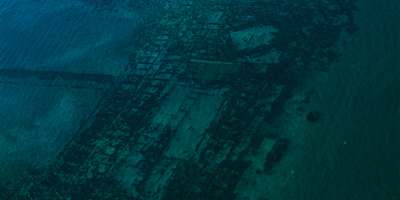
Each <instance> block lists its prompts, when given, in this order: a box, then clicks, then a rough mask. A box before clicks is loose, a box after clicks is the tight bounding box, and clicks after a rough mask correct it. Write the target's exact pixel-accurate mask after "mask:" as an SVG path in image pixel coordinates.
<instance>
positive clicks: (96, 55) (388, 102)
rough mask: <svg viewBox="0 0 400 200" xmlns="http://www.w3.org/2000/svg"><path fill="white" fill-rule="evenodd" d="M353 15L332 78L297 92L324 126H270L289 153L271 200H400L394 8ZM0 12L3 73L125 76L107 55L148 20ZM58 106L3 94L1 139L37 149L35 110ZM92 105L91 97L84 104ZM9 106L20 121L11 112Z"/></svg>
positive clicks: (385, 2)
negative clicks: (12, 136)
mask: <svg viewBox="0 0 400 200" xmlns="http://www.w3.org/2000/svg"><path fill="white" fill-rule="evenodd" d="M356 5H357V7H358V8H359V11H356V12H355V23H356V25H357V26H358V28H359V30H358V31H356V32H355V33H352V34H350V33H343V34H342V35H341V38H340V41H339V43H338V44H336V46H335V49H336V50H337V51H338V52H340V53H341V54H342V55H341V56H340V60H339V62H336V63H334V64H333V65H332V66H331V69H332V70H331V71H329V73H315V74H311V75H310V76H309V78H308V79H307V80H305V81H304V83H302V85H299V88H298V89H297V92H298V93H299V94H300V93H304V91H308V90H310V89H311V88H312V89H313V90H315V95H314V96H313V98H312V99H311V102H310V107H311V109H317V110H320V111H321V112H322V113H323V114H324V115H323V117H322V119H321V120H320V121H318V122H317V123H307V124H304V123H302V122H301V121H300V119H299V121H297V120H296V118H292V117H289V116H288V115H289V114H290V113H286V115H285V114H283V115H282V116H281V117H280V118H279V119H278V122H276V123H277V125H280V130H282V131H283V132H286V133H287V134H286V135H285V136H286V137H287V138H289V139H291V140H292V141H293V147H291V148H290V149H289V151H288V153H287V158H286V159H284V160H282V163H280V165H279V167H280V169H279V170H278V172H277V173H276V174H275V175H274V177H272V179H271V180H272V182H271V183H269V184H268V183H267V184H266V185H267V186H268V187H267V188H268V189H269V191H270V192H269V196H270V198H271V200H288V199H296V200H297V199H298V200H310V199H318V200H330V199H332V200H338V199H340V200H342V199H349V200H350V199H351V200H353V199H360V200H361V199H362V200H365V199H371V200H376V199H382V200H394V199H400V1H399V0H379V1H377V0H364V1H361V0H360V1H358V2H357V3H356ZM0 8H1V10H0V16H1V17H0V69H30V70H42V71H68V72H74V73H101V74H109V75H115V76H117V75H118V74H120V73H121V72H122V71H123V70H124V69H123V67H125V65H126V63H127V62H128V58H127V57H126V55H125V54H124V51H123V50H122V51H121V52H114V51H111V50H110V49H116V48H117V47H121V48H120V49H124V48H129V47H127V46H126V44H120V43H119V42H120V41H126V39H127V37H129V35H130V34H132V33H133V32H135V31H136V30H137V28H138V26H139V25H140V24H143V23H144V22H145V21H146V20H147V17H148V16H142V15H140V14H139V13H138V14H133V15H132V12H126V13H127V14H126V15H121V12H122V13H123V11H119V12H118V14H113V12H105V13H106V16H102V14H99V13H92V12H91V11H92V10H93V9H92V7H90V5H88V4H87V3H84V2H83V1H73V0H72V1H68V2H67V1H51V0H50V1H40V2H39V3H38V1H27V0H12V1H11V0H4V1H1V2H0ZM128 13H129V15H128ZM103 14H104V12H103ZM61 21H62V23H60V22H61ZM15 36H17V37H15ZM118 45H119V46H118ZM27 91H28V93H29V92H30V93H29V94H28V93H27ZM295 93H296V92H295ZM74 95H75V96H73V97H74V98H75V97H77V96H81V95H83V94H74ZM38 96H40V97H38ZM61 96H63V97H64V96H65V93H62V94H60V93H59V91H54V92H51V91H49V90H47V89H46V90H45V89H34V91H31V90H30V88H24V87H19V86H4V87H0V103H1V105H0V108H1V109H2V110H3V113H0V119H6V120H3V122H0V125H2V126H3V127H0V130H4V129H2V128H4V127H6V128H7V129H10V128H12V127H13V125H14V124H17V125H20V124H24V126H23V127H22V129H23V131H27V130H35V131H34V132H37V133H38V135H37V136H34V137H33V136H32V137H31V138H19V139H20V140H37V141H38V143H39V142H41V143H43V140H45V139H46V137H51V131H50V130H44V131H43V130H41V129H38V128H37V127H38V126H40V125H41V124H40V123H38V122H42V124H46V123H50V122H47V121H40V117H38V116H41V115H42V114H43V115H44V114H46V115H48V113H41V110H43V109H45V108H46V106H48V105H51V104H52V102H54V101H55V100H56V101H57V102H59V101H62V98H61ZM99 96H101V94H98V93H93V95H92V96H91V98H98V97H99ZM54 99H55V100H54ZM53 100H54V101H53ZM68 101H69V100H68ZM69 102H70V101H69ZM14 104H17V107H16V109H19V112H15V109H13V110H11V109H9V108H10V107H9V106H10V105H14ZM32 106H34V107H35V108H32ZM74 106H76V105H75V104H74V105H69V106H67V107H68V108H69V109H72V108H74ZM286 106H287V107H289V106H290V105H289V104H288V105H286ZM67 110H68V109H67ZM288 110H290V109H288ZM71 113H73V114H74V115H82V113H79V112H78V113H74V112H73V111H71ZM52 114H53V115H54V116H55V117H56V115H59V114H62V115H64V114H65V115H66V114H68V113H52ZM10 116H12V119H10ZM10 124H11V125H10ZM66 125H70V126H74V127H75V126H77V125H76V124H74V123H73V122H70V121H67V122H62V124H61V122H60V124H56V125H54V124H53V125H51V126H52V128H51V130H56V129H57V127H59V126H66ZM71 130H75V129H71ZM40 131H41V132H42V133H43V132H44V133H45V134H43V135H40V133H39V132H40ZM46 131H47V132H46ZM41 137H42V138H41ZM17 139H18V138H17ZM17 139H16V140H17ZM56 139H57V138H55V139H54V140H56ZM63 140H68V137H67V136H66V138H63ZM0 142H1V141H0ZM54 145H56V143H55V144H54ZM54 145H53V146H52V144H51V143H50V144H49V146H47V147H50V148H51V149H52V150H51V152H47V153H48V155H47V154H46V157H47V158H46V159H49V160H51V159H53V158H54V157H55V156H56V155H57V153H58V152H59V151H58V150H57V148H56V146H54ZM32 148H33V147H30V148H27V149H22V150H16V152H14V153H15V155H20V156H27V157H29V156H30V154H24V151H30V150H31V149H32ZM37 148H39V147H37ZM44 148H46V147H40V148H39V150H43V149H44ZM0 149H1V148H0ZM1 156H2V154H1V153H0V157H1ZM37 162H38V163H39V162H41V158H37Z"/></svg>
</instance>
